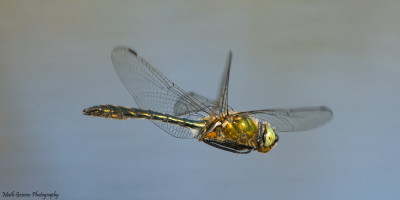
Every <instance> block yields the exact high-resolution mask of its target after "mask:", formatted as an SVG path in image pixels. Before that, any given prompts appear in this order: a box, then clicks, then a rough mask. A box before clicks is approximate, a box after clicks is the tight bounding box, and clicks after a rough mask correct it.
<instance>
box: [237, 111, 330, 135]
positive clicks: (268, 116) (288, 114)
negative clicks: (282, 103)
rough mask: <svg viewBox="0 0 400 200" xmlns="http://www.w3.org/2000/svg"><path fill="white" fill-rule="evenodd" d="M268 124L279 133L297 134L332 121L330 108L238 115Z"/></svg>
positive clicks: (251, 112) (243, 113)
mask: <svg viewBox="0 0 400 200" xmlns="http://www.w3.org/2000/svg"><path fill="white" fill-rule="evenodd" d="M237 115H248V116H251V117H254V118H257V119H259V120H262V121H265V122H268V123H270V124H271V126H272V127H273V128H274V129H275V130H276V131H278V132H296V131H304V130H309V129H313V128H316V127H319V126H321V125H323V124H324V123H326V122H328V121H329V120H331V119H332V116H333V114H332V111H331V109H329V108H328V107H325V106H320V107H306V108H291V109H290V108H288V109H267V110H255V111H248V112H242V113H237Z"/></svg>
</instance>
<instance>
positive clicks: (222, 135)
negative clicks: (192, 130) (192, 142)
mask: <svg viewBox="0 0 400 200" xmlns="http://www.w3.org/2000/svg"><path fill="white" fill-rule="evenodd" d="M206 124H207V125H206V126H205V129H204V134H203V135H202V137H200V141H204V142H206V143H208V144H210V143H213V144H214V143H215V144H218V146H224V147H227V148H230V149H234V150H246V151H247V150H248V151H251V150H255V149H257V146H258V144H257V143H258V142H257V138H258V135H259V128H258V126H257V124H258V122H257V121H256V120H254V119H252V118H249V117H243V116H235V115H230V116H226V117H224V118H214V119H209V120H208V123H206ZM210 145H212V144H210ZM212 146H214V145H212ZM225 150H227V149H225Z"/></svg>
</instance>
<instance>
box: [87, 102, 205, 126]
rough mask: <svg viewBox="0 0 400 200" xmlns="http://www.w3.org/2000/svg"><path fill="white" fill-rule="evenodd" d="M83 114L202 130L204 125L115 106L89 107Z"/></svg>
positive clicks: (147, 111) (166, 115)
mask: <svg viewBox="0 0 400 200" xmlns="http://www.w3.org/2000/svg"><path fill="white" fill-rule="evenodd" d="M83 114H84V115H90V116H95V117H104V118H111V119H119V120H124V119H129V118H136V119H138V118H139V119H149V120H155V121H162V122H165V123H170V124H176V125H179V126H184V127H188V128H194V129H198V128H203V127H204V126H205V124H206V123H205V122H204V121H201V120H199V121H196V120H189V119H183V118H178V117H174V116H172V115H168V114H162V113H158V112H153V111H150V110H141V109H137V108H130V107H123V106H115V105H99V106H93V107H89V108H86V109H84V110H83Z"/></svg>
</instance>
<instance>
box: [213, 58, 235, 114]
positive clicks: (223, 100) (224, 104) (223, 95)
mask: <svg viewBox="0 0 400 200" xmlns="http://www.w3.org/2000/svg"><path fill="white" fill-rule="evenodd" d="M231 63H232V52H231V51H229V54H228V60H227V62H226V67H225V72H224V74H223V76H222V82H221V85H220V91H219V94H218V101H217V104H216V106H215V107H214V112H213V113H215V112H217V111H218V113H219V114H220V115H228V114H229V113H228V111H229V106H228V89H229V75H230V72H231Z"/></svg>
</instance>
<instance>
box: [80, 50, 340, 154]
mask: <svg viewBox="0 0 400 200" xmlns="http://www.w3.org/2000/svg"><path fill="white" fill-rule="evenodd" d="M111 59H112V63H113V65H114V68H115V71H116V72H117V75H118V76H119V78H120V79H121V81H122V83H123V85H124V86H125V87H126V89H128V91H129V93H130V94H131V95H132V97H133V99H134V100H135V102H136V104H137V105H138V108H132V107H125V106H116V105H111V104H105V105H97V106H92V107H89V108H86V109H84V110H83V114H84V115H88V116H95V117H104V118H111V119H117V120H125V119H148V120H150V121H151V122H153V123H154V124H155V125H156V126H158V127H159V128H161V129H162V130H164V131H165V132H166V133H168V134H170V135H172V136H174V137H176V138H191V139H197V140H198V141H200V142H204V143H206V144H208V145H210V146H212V147H216V148H218V149H222V150H225V151H229V152H233V153H239V154H246V153H250V152H252V151H255V150H256V151H258V152H261V153H267V152H268V151H270V150H271V149H272V148H273V147H274V146H275V145H276V144H277V142H278V140H279V135H278V134H280V133H284V132H298V131H305V130H309V129H313V128H316V127H319V126H321V125H323V124H325V123H326V122H328V121H329V120H331V118H332V116H333V114H332V111H331V109H329V108H328V107H326V106H315V107H303V108H283V109H261V110H252V111H245V112H240V111H235V110H234V109H233V108H232V107H231V106H230V105H228V86H229V74H230V69H231V63H232V52H231V51H229V54H228V59H227V64H226V67H225V71H224V73H223V77H222V81H221V84H220V87H219V92H218V96H217V99H216V100H211V99H208V98H206V97H203V96H201V95H199V94H197V93H194V92H186V91H185V90H183V89H182V88H180V87H179V86H177V85H176V84H175V83H173V82H172V81H170V80H169V79H168V78H167V77H166V76H164V75H163V74H162V73H161V72H160V71H159V70H158V69H156V68H155V67H153V66H152V65H151V64H150V63H149V62H148V61H146V60H145V59H144V58H143V57H141V56H140V55H138V54H137V53H136V51H134V50H132V49H130V48H128V47H124V46H118V47H115V48H114V49H113V50H112V53H111Z"/></svg>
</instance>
